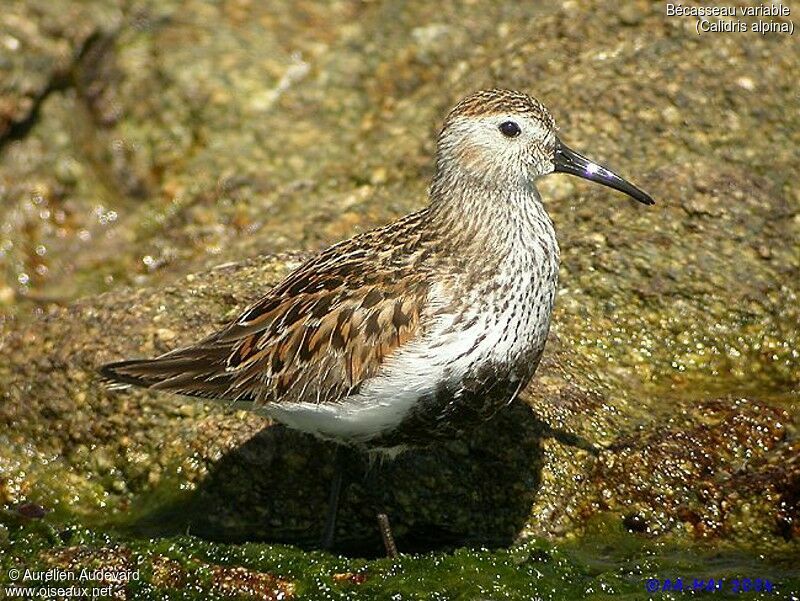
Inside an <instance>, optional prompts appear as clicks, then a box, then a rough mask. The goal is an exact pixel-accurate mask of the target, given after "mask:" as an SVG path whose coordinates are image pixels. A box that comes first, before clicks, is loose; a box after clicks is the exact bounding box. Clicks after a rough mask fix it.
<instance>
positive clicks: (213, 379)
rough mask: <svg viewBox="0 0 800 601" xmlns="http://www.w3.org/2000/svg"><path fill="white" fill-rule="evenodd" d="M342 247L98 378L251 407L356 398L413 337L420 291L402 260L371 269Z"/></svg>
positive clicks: (362, 256) (423, 293)
mask: <svg viewBox="0 0 800 601" xmlns="http://www.w3.org/2000/svg"><path fill="white" fill-rule="evenodd" d="M350 242H352V241H350ZM351 246H353V247H352V248H350V247H348V246H345V247H342V246H341V245H340V246H338V247H332V248H331V249H328V251H326V252H324V253H323V254H321V255H319V256H317V257H316V258H314V259H311V260H310V261H309V262H308V263H306V264H304V265H303V266H301V267H300V268H298V269H297V270H296V271H295V272H293V273H292V274H290V275H289V276H288V277H287V278H286V279H285V280H283V281H282V282H281V283H280V284H278V285H277V286H276V287H275V288H273V289H272V290H271V291H270V292H269V293H268V294H267V295H266V296H264V297H263V298H261V299H260V300H259V301H257V302H256V303H254V304H253V305H251V306H249V307H248V308H247V309H245V311H244V312H243V313H242V314H241V315H240V316H239V317H238V318H237V319H236V320H234V321H233V322H232V323H230V324H229V325H228V326H226V327H225V328H223V329H222V330H221V331H219V332H217V333H215V334H213V335H211V336H209V337H208V338H206V339H204V340H202V341H200V342H199V343H197V344H195V345H192V346H189V347H186V348H181V349H177V350H174V351H172V352H169V353H167V354H165V355H162V356H160V357H157V358H155V359H149V360H134V361H123V362H120V363H113V364H109V365H107V366H105V367H103V368H102V369H101V373H102V374H103V375H104V376H105V377H106V378H107V379H109V380H112V381H114V382H117V383H122V384H132V385H136V386H144V387H147V388H152V389H157V390H167V391H171V392H175V393H179V394H186V395H191V396H200V397H205V398H214V399H225V400H230V401H252V402H254V403H256V404H257V405H260V404H262V403H284V402H290V403H291V402H314V403H329V402H335V401H337V400H338V399H341V398H343V397H345V396H347V395H349V394H352V393H354V392H356V391H357V390H358V389H359V387H360V385H361V384H362V383H363V382H364V381H365V380H366V379H368V378H369V377H370V376H372V375H373V374H375V372H376V371H377V370H378V368H379V367H380V365H381V364H382V362H383V361H384V360H385V359H386V358H387V357H389V356H390V355H391V354H392V353H394V352H396V351H397V350H398V349H400V348H401V347H403V345H405V344H407V343H408V342H409V341H411V340H413V339H414V338H416V337H418V336H419V335H420V334H421V333H422V329H423V325H422V323H421V319H420V316H421V314H422V312H423V307H424V306H425V304H426V302H427V297H428V287H429V286H428V284H427V281H426V279H425V278H424V277H421V274H420V273H419V272H418V265H417V266H412V263H411V262H409V261H408V260H407V257H405V258H399V257H396V256H395V257H392V256H388V257H383V260H378V261H376V257H375V256H374V253H373V252H370V251H369V250H368V249H367V248H364V247H359V246H358V245H351ZM371 255H372V256H371Z"/></svg>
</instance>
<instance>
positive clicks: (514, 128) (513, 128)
mask: <svg viewBox="0 0 800 601" xmlns="http://www.w3.org/2000/svg"><path fill="white" fill-rule="evenodd" d="M499 127H500V133H501V134H503V135H504V136H505V137H506V138H516V137H517V136H518V135H520V134H521V133H522V130H521V129H520V128H519V125H517V124H516V123H515V122H514V121H503V122H502V123H501V124H500V126H499Z"/></svg>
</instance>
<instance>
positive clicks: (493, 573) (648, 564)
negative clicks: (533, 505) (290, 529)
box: [0, 520, 800, 601]
mask: <svg viewBox="0 0 800 601" xmlns="http://www.w3.org/2000/svg"><path fill="white" fill-rule="evenodd" d="M611 523H613V524H616V522H611ZM81 549H88V550H89V551H88V552H83V551H79V550H81ZM92 550H94V551H92ZM4 551H5V553H4V554H3V555H2V556H1V557H0V569H2V573H3V574H7V573H8V570H9V569H11V568H19V567H24V568H29V569H46V568H48V567H53V566H60V567H61V569H62V570H71V571H77V570H80V569H81V568H82V567H86V566H97V563H98V561H102V562H105V564H106V565H107V566H108V565H116V566H118V568H119V569H128V570H131V571H135V572H137V574H138V579H136V580H131V581H130V582H129V583H128V584H127V587H126V590H127V594H128V595H129V597H131V598H137V599H199V598H203V599H223V598H231V596H234V597H235V598H241V599H250V598H277V599H281V598H283V599H299V600H308V601H312V600H314V601H316V600H333V599H348V600H359V599H365V600H366V599H392V600H396V601H400V600H411V599H442V600H444V599H476V600H477V599H492V600H497V601H500V600H509V601H511V600H523V599H525V600H528V599H551V600H554V601H555V600H561V599H564V600H574V599H612V598H613V599H646V598H648V597H650V596H651V595H652V592H651V591H649V590H648V588H647V586H648V583H650V585H651V586H653V584H652V582H653V579H657V580H658V588H659V590H658V591H657V592H656V595H657V596H658V598H663V599H679V598H682V597H683V595H684V594H686V593H676V592H674V591H673V590H666V591H663V590H661V589H662V588H663V587H667V589H672V587H674V586H676V581H677V580H678V579H681V581H682V584H683V586H684V587H685V588H686V589H689V588H691V587H694V586H698V587H700V586H704V585H700V584H698V583H695V582H694V580H695V579H697V580H700V581H703V582H705V583H708V581H710V580H711V579H713V580H715V581H719V580H722V581H723V585H722V588H721V590H720V591H716V592H714V595H715V598H736V597H737V595H736V594H734V593H733V588H734V586H736V585H735V582H734V581H736V580H739V581H742V580H743V579H744V578H749V579H751V580H753V581H754V580H755V579H756V578H760V579H763V580H769V581H770V583H771V585H772V586H773V587H774V588H773V590H772V591H771V592H769V593H766V592H763V593H755V592H749V593H747V598H748V599H751V598H752V599H792V598H796V597H797V595H798V594H799V593H800V574H798V573H797V571H796V569H795V566H794V565H793V563H792V560H791V558H785V557H784V558H779V557H778V558H763V557H761V558H756V557H753V556H747V555H744V554H742V553H736V552H730V551H727V552H724V551H723V552H719V551H714V550H712V549H710V548H702V547H698V548H690V549H687V548H685V547H680V548H678V547H674V546H670V545H664V544H654V543H653V542H652V541H650V540H647V539H646V538H643V537H641V536H638V535H635V534H630V533H627V532H624V531H621V530H620V529H619V527H618V526H612V525H610V523H609V522H605V521H603V520H595V521H594V523H593V526H592V528H591V529H590V530H589V532H588V533H587V534H586V535H585V536H584V537H582V538H581V539H580V540H576V541H574V542H571V543H563V544H559V545H556V544H553V543H549V542H545V541H541V540H536V541H529V542H527V543H524V544H520V545H516V546H514V547H512V548H510V549H507V550H492V551H490V550H487V549H480V548H478V549H469V548H460V549H454V550H451V551H445V552H438V553H427V554H417V555H401V556H400V557H399V558H396V559H389V558H383V559H361V558H346V557H341V556H335V555H330V554H327V553H322V552H313V553H308V552H303V551H300V550H298V549H297V548H294V547H290V546H281V545H266V544H258V543H247V544H241V545H229V544H228V545H220V544H217V543H209V542H207V541H203V540H200V539H197V538H195V537H191V536H185V535H184V536H178V537H173V538H165V539H158V540H142V539H138V540H137V539H133V540H131V539H124V538H122V539H121V538H119V536H118V535H117V534H114V533H108V534H100V533H97V532H94V531H91V530H87V529H85V528H84V527H80V526H66V527H60V528H54V527H52V526H48V525H46V524H42V523H32V524H31V523H28V524H27V525H24V526H19V525H17V526H12V528H11V535H10V541H9V542H8V543H6V544H5V549H4ZM226 570H236V572H234V573H235V575H236V577H235V578H232V577H231V573H230V572H227V571H226ZM267 577H268V579H267ZM667 579H669V580H670V584H667V583H666V580H667ZM2 581H3V579H2V578H0V582H2ZM254 581H255V582H256V583H258V584H259V586H260V587H262V588H259V590H258V591H257V592H256V591H254V590H253V588H254V587H253V584H254ZM265 581H266V582H267V583H269V586H266V587H265V586H264V583H265ZM222 582H224V586H221V583H222ZM702 592H703V591H700V593H701V594H702ZM696 593H697V591H696ZM739 594H742V593H739ZM272 595H274V597H273V596H272Z"/></svg>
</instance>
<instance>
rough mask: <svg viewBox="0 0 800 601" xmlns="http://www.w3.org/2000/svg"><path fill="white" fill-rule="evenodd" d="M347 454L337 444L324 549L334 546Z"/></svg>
mask: <svg viewBox="0 0 800 601" xmlns="http://www.w3.org/2000/svg"><path fill="white" fill-rule="evenodd" d="M345 455H347V453H346V452H345V450H344V449H340V448H339V445H336V450H335V451H334V457H333V462H334V468H333V469H334V472H333V481H332V482H331V491H330V495H329V496H328V515H327V517H326V519H325V530H324V532H323V533H322V543H321V546H322V548H323V549H331V548H332V547H333V538H334V534H335V532H336V515H337V514H338V513H339V497H340V496H341V493H342V480H343V479H344V469H345V466H344V463H345Z"/></svg>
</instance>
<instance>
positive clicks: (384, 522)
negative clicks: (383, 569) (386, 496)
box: [378, 513, 398, 557]
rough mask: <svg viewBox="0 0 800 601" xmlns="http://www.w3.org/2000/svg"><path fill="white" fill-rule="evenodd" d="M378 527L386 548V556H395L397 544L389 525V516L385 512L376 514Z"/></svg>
mask: <svg viewBox="0 0 800 601" xmlns="http://www.w3.org/2000/svg"><path fill="white" fill-rule="evenodd" d="M378 528H379V529H380V531H381V538H382V539H383V546H384V548H385V549H386V556H387V557H397V555H398V553H397V544H396V543H395V542H394V535H393V534H392V527H391V526H390V525H389V516H387V515H386V514H385V513H379V514H378Z"/></svg>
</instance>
